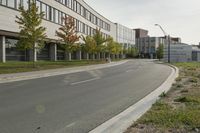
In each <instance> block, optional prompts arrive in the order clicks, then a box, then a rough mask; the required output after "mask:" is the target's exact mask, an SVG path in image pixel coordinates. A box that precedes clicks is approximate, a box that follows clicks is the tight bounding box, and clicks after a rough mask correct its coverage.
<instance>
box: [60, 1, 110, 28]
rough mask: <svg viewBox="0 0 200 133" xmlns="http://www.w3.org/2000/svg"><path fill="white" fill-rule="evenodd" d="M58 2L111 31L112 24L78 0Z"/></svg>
mask: <svg viewBox="0 0 200 133" xmlns="http://www.w3.org/2000/svg"><path fill="white" fill-rule="evenodd" d="M56 1H57V2H59V3H61V4H63V5H65V6H66V7H68V8H70V9H71V10H73V11H74V12H76V13H78V14H80V15H81V16H83V17H84V18H85V19H87V20H89V21H90V22H92V23H93V24H95V25H97V26H99V27H101V28H103V29H105V30H108V31H110V25H109V24H108V23H106V22H104V21H103V20H101V19H100V18H98V17H96V16H95V15H94V14H92V13H91V12H90V11H88V10H87V9H86V8H85V7H83V6H82V5H81V4H80V3H79V2H78V1H76V0H56Z"/></svg>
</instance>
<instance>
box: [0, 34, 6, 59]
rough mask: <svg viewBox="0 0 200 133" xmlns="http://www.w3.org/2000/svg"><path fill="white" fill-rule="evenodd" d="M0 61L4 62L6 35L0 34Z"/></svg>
mask: <svg viewBox="0 0 200 133" xmlns="http://www.w3.org/2000/svg"><path fill="white" fill-rule="evenodd" d="M0 62H3V63H4V62H6V37H5V36H0Z"/></svg>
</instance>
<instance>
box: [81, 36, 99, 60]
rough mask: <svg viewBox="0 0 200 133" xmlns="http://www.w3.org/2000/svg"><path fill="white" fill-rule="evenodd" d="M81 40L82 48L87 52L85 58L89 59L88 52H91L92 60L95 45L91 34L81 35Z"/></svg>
mask: <svg viewBox="0 0 200 133" xmlns="http://www.w3.org/2000/svg"><path fill="white" fill-rule="evenodd" d="M82 40H83V41H84V45H83V49H84V51H85V52H86V54H87V60H88V59H89V54H92V56H93V57H92V58H93V60H94V58H95V56H94V54H95V52H96V46H97V45H96V42H95V40H94V39H93V37H91V36H86V37H85V36H82Z"/></svg>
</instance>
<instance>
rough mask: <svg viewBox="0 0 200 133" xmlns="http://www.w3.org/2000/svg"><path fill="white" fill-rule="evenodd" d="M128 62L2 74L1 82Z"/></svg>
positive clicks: (120, 62)
mask: <svg viewBox="0 0 200 133" xmlns="http://www.w3.org/2000/svg"><path fill="white" fill-rule="evenodd" d="M126 62H128V60H126V61H119V62H111V63H106V64H98V65H89V66H79V67H72V68H58V69H50V70H42V71H34V72H23V73H14V74H0V83H9V82H14V81H22V80H29V79H36V78H43V77H49V76H56V75H63V74H70V73H76V72H82V71H88V70H95V69H102V68H107V67H112V66H117V65H121V64H124V63H126Z"/></svg>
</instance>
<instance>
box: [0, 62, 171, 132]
mask: <svg viewBox="0 0 200 133" xmlns="http://www.w3.org/2000/svg"><path fill="white" fill-rule="evenodd" d="M170 73H171V68H170V67H169V66H165V65H162V64H156V63H154V62H152V61H150V60H131V61H129V62H127V63H125V64H122V65H119V66H114V67H109V68H104V69H98V70H92V71H84V72H79V73H73V74H66V75H60V76H52V77H47V78H39V79H32V80H25V81H18V82H12V83H4V84H0V133H1V132H2V133H86V132H88V131H90V130H92V129H94V128H95V127H97V126H98V125H100V124H102V123H103V122H105V121H107V120H108V119H110V118H112V117H113V116H115V115H117V114H119V113H120V112H122V111H123V110H125V109H126V108H128V107H129V106H131V105H133V104H134V103H136V102H137V101H139V100H140V99H141V98H143V97H145V96H146V95H147V94H149V93H150V92H152V91H153V90H154V89H156V88H157V87H158V86H160V85H161V84H162V83H163V82H164V81H165V79H167V77H168V76H169V75H170Z"/></svg>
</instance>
